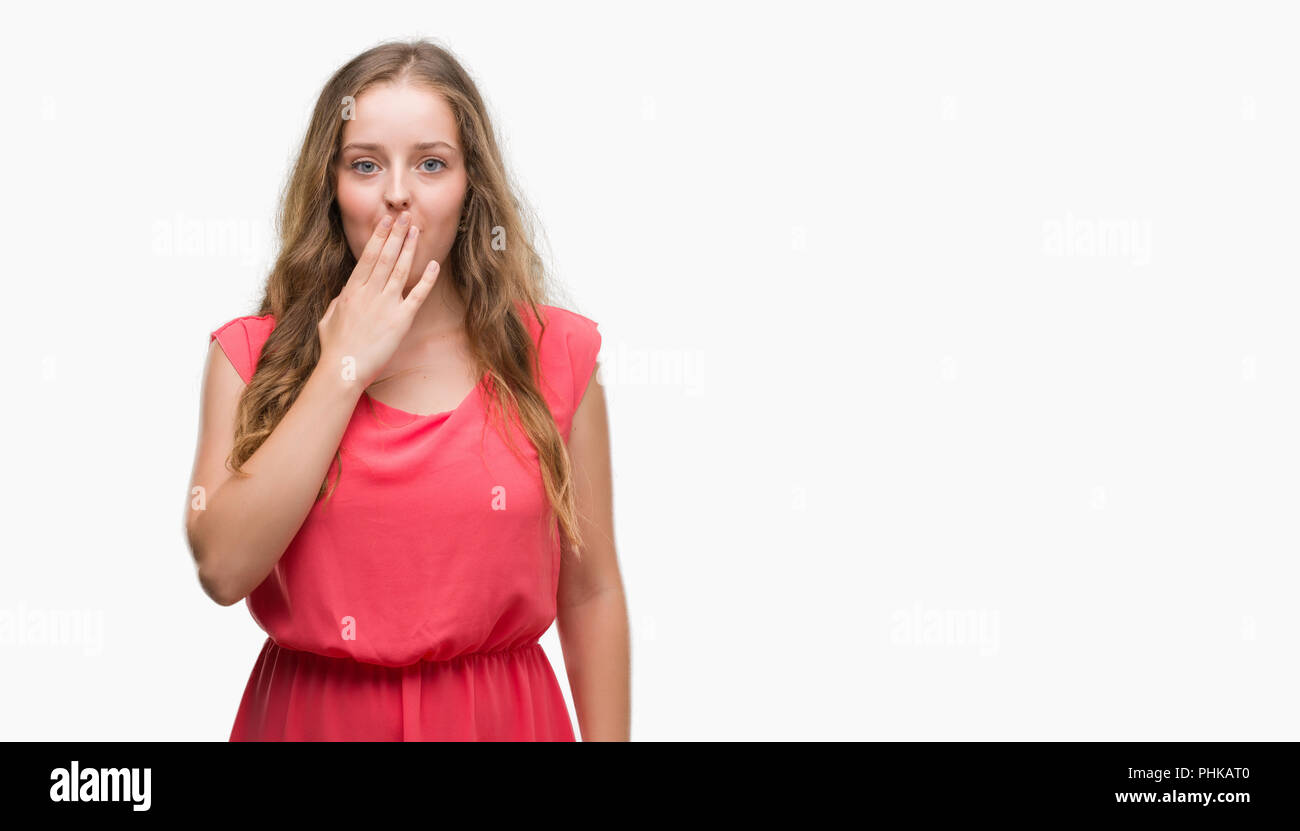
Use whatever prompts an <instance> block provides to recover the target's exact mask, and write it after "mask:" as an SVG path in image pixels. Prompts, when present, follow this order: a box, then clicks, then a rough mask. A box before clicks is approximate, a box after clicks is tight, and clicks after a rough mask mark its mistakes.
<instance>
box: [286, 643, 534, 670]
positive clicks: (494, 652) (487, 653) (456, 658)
mask: <svg viewBox="0 0 1300 831" xmlns="http://www.w3.org/2000/svg"><path fill="white" fill-rule="evenodd" d="M271 648H275V649H282V650H285V651H287V652H293V653H296V654H297V655H299V656H301V657H304V658H307V659H312V660H320V661H350V662H352V663H357V664H363V665H365V666H369V667H379V668H383V669H392V670H402V669H412V668H414V667H418V666H421V665H423V664H454V663H457V662H460V661H469V660H476V659H483V658H491V657H493V656H501V655H506V654H508V653H511V652H523V651H526V650H534V649H541V648H542V644H541V642H540V641H538V640H537V639H534V640H531V641H528V642H527V643H521V644H517V645H515V646H507V647H505V648H504V649H484V650H479V651H476V652H462V653H461V654H459V655H453V656H452V657H450V658H439V659H431V658H422V659H420V660H419V661H416V662H415V663H412V664H404V665H394V664H378V663H375V662H373V661H363V660H361V659H359V658H353V657H352V656H350V655H326V654H324V653H321V652H316V651H314V650H310V649H299V648H297V647H293V646H285V645H284V644H282V643H279V642H278V641H276V640H275V638H272V637H271V636H269V635H268V636H267V638H266V643H265V644H264V645H263V649H264V650H266V649H271Z"/></svg>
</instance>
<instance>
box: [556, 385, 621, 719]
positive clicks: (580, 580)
mask: <svg viewBox="0 0 1300 831" xmlns="http://www.w3.org/2000/svg"><path fill="white" fill-rule="evenodd" d="M569 455H570V456H571V457H572V459H573V476H574V486H575V490H576V500H577V507H578V523H579V530H580V532H581V534H582V537H583V540H584V543H585V545H584V546H583V548H582V559H581V560H579V561H575V560H572V559H570V558H568V557H566V558H565V559H564V560H563V561H562V564H561V566H560V586H559V590H558V593H557V598H556V604H557V611H556V629H557V631H558V633H559V635H560V645H561V648H562V649H563V652H564V666H565V669H566V671H567V672H568V676H569V689H570V690H571V691H572V692H573V704H574V707H575V708H576V709H577V711H578V726H579V729H580V731H581V733H582V739H583V741H627V740H628V739H629V738H630V736H631V720H632V701H631V689H630V688H631V677H630V676H631V671H630V655H629V652H630V647H629V643H628V621H627V602H626V600H625V598H624V595H623V581H622V577H621V576H620V575H619V569H618V556H617V553H616V552H615V549H614V507H613V492H612V491H613V485H612V482H613V476H612V474H611V470H610V469H611V465H610V452H609V427H608V419H607V416H606V412H605V393H604V389H603V388H602V387H601V386H600V383H599V382H598V381H597V380H596V375H595V373H594V372H593V373H592V380H591V381H589V382H588V384H587V391H586V393H585V394H584V395H583V398H582V403H581V404H579V405H578V409H577V412H575V413H574V416H573V424H572V426H571V427H570V430H569Z"/></svg>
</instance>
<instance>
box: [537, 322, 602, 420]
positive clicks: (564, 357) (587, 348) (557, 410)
mask: <svg viewBox="0 0 1300 831" xmlns="http://www.w3.org/2000/svg"><path fill="white" fill-rule="evenodd" d="M542 313H543V316H544V318H545V320H546V329H545V330H544V331H543V332H542V333H541V336H540V339H539V341H538V349H539V360H540V362H541V368H542V392H543V394H544V395H545V396H546V399H547V403H548V404H549V405H550V407H551V414H552V415H553V416H555V426H556V427H558V428H559V430H560V435H561V436H562V437H563V438H564V440H565V441H566V442H567V441H568V440H569V428H570V427H571V426H572V425H573V416H574V414H575V413H576V412H577V410H578V405H579V404H580V403H581V402H582V396H583V394H584V393H585V392H586V391H587V384H588V383H589V382H590V381H591V376H592V374H593V372H594V371H595V368H596V358H597V355H598V354H599V352H600V342H601V337H600V331H599V330H598V329H597V327H598V326H599V324H597V323H596V321H594V320H592V319H591V318H588V317H583V316H582V315H580V314H578V313H577V312H571V311H569V310H567V309H561V308H559V307H557V306H543V307H542ZM525 320H528V325H529V328H530V329H532V330H534V336H537V332H536V331H535V326H534V324H533V322H532V321H531V319H530V318H528V317H527V316H526V315H525Z"/></svg>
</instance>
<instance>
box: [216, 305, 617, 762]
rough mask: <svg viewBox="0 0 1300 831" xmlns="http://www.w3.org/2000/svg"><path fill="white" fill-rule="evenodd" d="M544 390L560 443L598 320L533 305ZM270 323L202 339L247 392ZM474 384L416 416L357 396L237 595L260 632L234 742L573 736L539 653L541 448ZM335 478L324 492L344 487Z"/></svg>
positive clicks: (545, 574) (549, 535) (234, 327)
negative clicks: (489, 415)
mask: <svg viewBox="0 0 1300 831" xmlns="http://www.w3.org/2000/svg"><path fill="white" fill-rule="evenodd" d="M541 311H542V315H543V321H544V322H545V323H546V328H545V331H544V332H540V331H539V328H538V326H537V324H536V321H534V320H533V319H532V316H531V315H529V314H525V315H524V318H525V320H526V321H527V323H528V326H529V330H530V332H531V333H532V336H533V340H534V343H536V344H537V345H538V356H539V363H540V368H541V378H540V382H541V383H540V388H541V391H542V394H543V396H544V397H545V399H546V401H547V404H548V405H549V406H550V409H551V412H552V414H553V415H554V417H555V421H556V424H557V425H558V426H559V428H560V433H561V435H562V436H563V437H564V439H565V440H566V441H567V440H568V437H569V431H570V428H571V426H572V421H573V414H574V411H575V410H576V408H577V405H578V403H579V402H580V401H581V398H582V395H583V393H584V391H585V390H586V388H587V382H588V380H589V379H590V377H591V374H592V371H593V369H594V367H595V363H596V357H597V353H598V352H599V349H600V342H601V337H600V333H599V332H598V331H597V328H596V327H597V324H596V323H595V322H594V321H592V320H590V319H588V318H586V317H583V316H582V315H579V314H576V313H574V312H570V311H567V310H564V309H560V308H558V307H554V306H542V307H541ZM274 327H275V319H274V317H273V316H271V315H263V316H247V317H240V318H235V319H234V320H232V321H230V322H228V323H226V324H225V325H223V326H221V327H220V328H218V329H217V330H215V331H214V332H212V333H211V338H215V339H216V340H217V342H218V343H219V344H220V345H221V348H222V350H223V351H224V352H225V354H226V356H227V357H228V358H229V359H230V362H231V363H232V364H233V365H234V367H235V369H236V371H237V372H238V373H239V375H240V377H241V378H243V379H244V381H245V382H246V383H247V382H248V381H249V380H250V379H251V378H252V376H253V372H254V370H255V369H256V366H257V361H258V358H259V357H260V354H261V351H262V346H263V344H264V343H265V342H266V339H267V337H268V336H269V335H270V333H271V331H272V329H274ZM486 412H487V411H486V407H485V400H484V397H483V387H482V385H481V384H480V386H479V387H477V388H476V389H475V390H474V391H472V392H471V393H470V394H469V396H468V397H466V399H465V400H464V401H463V402H461V404H460V405H459V406H458V407H457V408H456V409H454V410H450V411H448V412H444V413H436V414H433V415H423V416H421V415H415V414H412V413H408V412H405V411H403V410H399V409H396V408H394V407H390V406H388V405H385V404H382V403H380V402H379V401H376V400H374V399H372V398H370V396H368V395H364V394H363V395H362V396H361V398H360V399H359V401H358V404H357V408H356V410H355V411H354V412H353V414H352V419H351V421H350V423H349V424H348V426H347V429H346V431H345V432H344V434H343V439H342V442H341V444H340V451H341V454H342V462H343V469H342V478H341V479H340V480H339V481H338V482H337V484H336V485H335V489H334V493H333V495H332V496H331V497H330V498H329V500H328V501H327V500H318V501H317V502H316V504H315V505H314V506H313V507H312V509H311V510H310V512H309V513H308V515H307V518H306V520H305V521H304V522H303V524H302V527H301V528H300V529H299V530H298V533H297V535H296V536H295V537H294V539H293V541H292V542H291V543H290V544H289V547H288V548H287V549H286V550H285V552H284V554H283V555H282V556H281V558H280V560H279V561H278V562H277V564H276V566H275V568H274V569H273V570H272V571H271V573H270V574H269V575H268V576H267V577H266V579H265V580H263V581H262V583H261V584H260V585H259V586H258V587H257V588H256V589H254V590H253V592H252V593H251V594H250V595H249V596H248V598H247V599H246V604H247V606H248V609H249V611H250V612H251V614H252V615H253V619H254V620H256V621H257V623H258V625H259V626H261V627H262V629H263V630H265V631H266V633H267V635H268V637H267V640H266V642H265V644H264V645H263V648H262V651H261V654H260V655H259V656H258V659H257V663H256V665H255V666H254V668H253V672H252V675H251V676H250V678H249V680H248V685H247V687H246V688H245V691H244V696H243V700H242V701H241V702H240V706H239V711H238V713H237V715H236V717H235V724H234V727H233V729H232V731H231V736H230V738H231V740H232V741H241V740H439V739H453V740H462V739H464V740H472V739H489V740H493V739H538V740H564V741H572V740H573V739H574V733H573V727H572V724H571V722H570V720H569V713H568V709H567V707H566V706H565V703H564V696H563V693H562V692H561V690H560V686H559V683H558V681H557V680H556V677H555V673H554V671H553V669H552V667H551V665H550V662H549V661H548V660H547V657H546V653H545V652H544V651H543V650H542V648H541V646H540V645H539V644H538V643H537V641H538V638H540V637H541V636H542V635H543V634H544V633H545V632H546V630H547V629H548V628H549V627H550V625H551V623H552V622H553V621H554V620H555V600H556V589H557V586H558V579H559V569H560V548H559V543H558V522H557V520H556V518H555V515H554V513H553V512H552V511H551V510H550V505H549V503H548V502H547V500H546V494H545V491H544V489H543V487H542V480H541V473H540V470H539V468H538V460H537V451H536V450H535V449H534V448H533V446H532V444H531V443H530V442H529V441H528V439H527V437H526V436H525V434H524V433H523V431H522V429H521V428H520V427H519V426H518V425H517V424H515V425H513V430H514V434H513V438H514V440H515V445H516V447H517V448H518V450H519V451H520V452H521V453H522V454H523V455H524V457H525V459H526V462H521V461H520V460H519V459H517V458H516V457H515V456H514V454H513V453H512V452H511V450H510V448H509V447H508V446H507V445H506V444H505V442H504V441H503V440H502V439H501V437H500V436H499V435H498V433H497V432H496V428H495V427H492V426H489V425H488V424H487V420H486ZM338 472H339V471H338V465H337V463H332V464H331V467H330V481H331V482H334V480H335V477H336V476H337V475H338Z"/></svg>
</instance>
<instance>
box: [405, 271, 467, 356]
mask: <svg viewBox="0 0 1300 831" xmlns="http://www.w3.org/2000/svg"><path fill="white" fill-rule="evenodd" d="M440 265H441V264H440ZM412 285H414V284H412ZM408 291H409V289H408ZM464 325H465V301H464V300H462V299H461V297H460V293H459V292H458V291H457V290H456V285H455V281H454V280H453V279H452V274H451V271H450V269H448V268H447V267H446V266H445V265H442V268H441V269H440V270H439V272H438V280H437V282H435V283H434V284H433V291H431V292H429V296H428V297H426V298H424V302H423V303H421V304H420V308H419V309H418V310H416V312H415V319H414V320H412V321H411V328H410V330H409V331H408V332H407V333H406V342H407V343H411V344H415V343H422V342H424V341H426V340H429V339H434V338H441V337H446V336H448V335H454V334H456V333H458V332H460V331H461V330H462V329H463V328H464Z"/></svg>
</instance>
